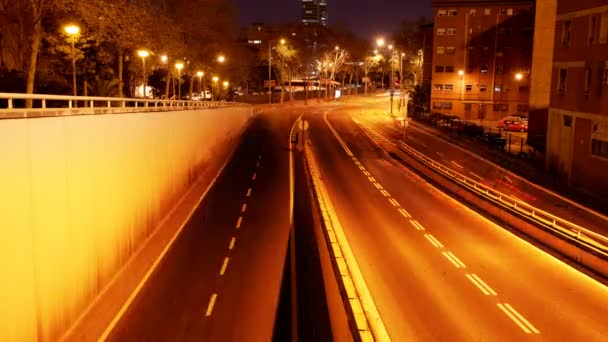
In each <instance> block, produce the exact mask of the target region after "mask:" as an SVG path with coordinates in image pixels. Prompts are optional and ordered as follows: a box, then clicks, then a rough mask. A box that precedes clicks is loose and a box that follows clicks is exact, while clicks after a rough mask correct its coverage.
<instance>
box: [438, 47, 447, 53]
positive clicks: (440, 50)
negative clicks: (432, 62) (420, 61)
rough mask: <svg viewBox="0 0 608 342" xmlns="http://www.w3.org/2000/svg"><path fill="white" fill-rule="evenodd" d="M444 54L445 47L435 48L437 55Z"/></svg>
mask: <svg viewBox="0 0 608 342" xmlns="http://www.w3.org/2000/svg"><path fill="white" fill-rule="evenodd" d="M444 53H445V47H443V46H438V47H437V54H438V55H443V54H444Z"/></svg>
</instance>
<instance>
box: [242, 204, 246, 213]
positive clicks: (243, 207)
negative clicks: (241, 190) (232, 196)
mask: <svg viewBox="0 0 608 342" xmlns="http://www.w3.org/2000/svg"><path fill="white" fill-rule="evenodd" d="M245 210H247V203H243V206H241V212H242V213H244V212H245Z"/></svg>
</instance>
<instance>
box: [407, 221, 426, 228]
mask: <svg viewBox="0 0 608 342" xmlns="http://www.w3.org/2000/svg"><path fill="white" fill-rule="evenodd" d="M410 223H411V224H412V226H414V228H416V229H417V230H424V227H423V226H422V225H421V224H420V223H418V221H416V220H410Z"/></svg>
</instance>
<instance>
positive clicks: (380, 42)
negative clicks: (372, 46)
mask: <svg viewBox="0 0 608 342" xmlns="http://www.w3.org/2000/svg"><path fill="white" fill-rule="evenodd" d="M376 45H377V46H378V47H383V46H384V38H378V39H376Z"/></svg>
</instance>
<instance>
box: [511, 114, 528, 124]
mask: <svg viewBox="0 0 608 342" xmlns="http://www.w3.org/2000/svg"><path fill="white" fill-rule="evenodd" d="M508 117H509V118H516V119H519V120H521V121H525V122H526V123H527V122H528V116H527V115H524V114H513V115H509V116H508Z"/></svg>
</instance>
